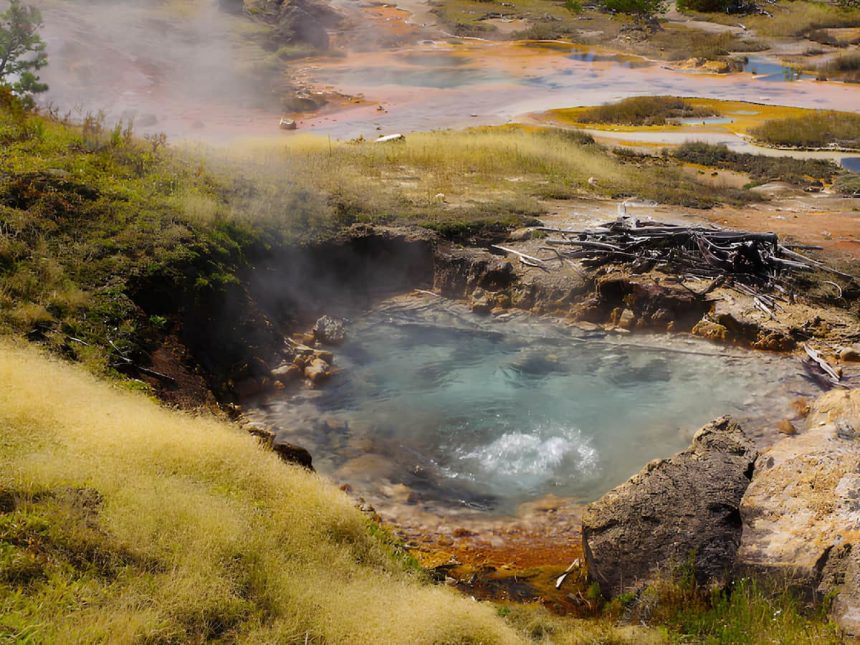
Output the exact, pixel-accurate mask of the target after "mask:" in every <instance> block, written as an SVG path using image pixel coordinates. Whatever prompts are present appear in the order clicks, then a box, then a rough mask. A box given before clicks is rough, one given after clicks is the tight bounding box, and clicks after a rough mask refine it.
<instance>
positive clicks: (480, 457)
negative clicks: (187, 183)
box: [252, 298, 809, 515]
mask: <svg viewBox="0 0 860 645" xmlns="http://www.w3.org/2000/svg"><path fill="white" fill-rule="evenodd" d="M349 334H350V336H349V340H348V342H347V343H346V344H345V345H343V346H342V347H340V348H338V349H337V351H336V353H335V360H336V366H337V367H338V368H339V369H340V372H339V373H338V374H337V375H335V376H334V377H333V379H332V380H331V381H330V382H329V383H327V384H326V385H325V386H323V388H321V389H319V390H310V389H305V388H304V387H297V389H296V390H287V391H283V392H279V393H274V394H271V395H269V396H268V398H267V399H265V400H263V401H260V402H259V404H258V405H257V406H256V410H255V412H253V413H252V414H253V415H254V416H257V417H258V418H262V419H263V420H265V421H266V422H268V423H271V424H272V425H274V426H276V427H277V428H279V429H280V432H279V436H280V438H282V439H283V440H286V441H291V442H294V443H298V444H300V445H303V446H305V447H307V448H308V449H309V450H310V451H311V453H312V454H313V456H314V464H315V466H316V467H317V470H318V471H320V472H322V473H324V474H326V475H329V476H330V477H332V478H333V479H334V480H335V481H336V482H338V483H341V484H342V483H346V484H349V485H350V486H352V488H353V490H354V491H355V492H356V493H357V494H359V495H362V496H364V497H365V498H367V499H368V500H371V501H372V502H373V503H374V504H376V505H377V506H379V505H384V504H385V503H386V502H387V501H392V499H394V498H396V500H398V501H400V502H404V501H406V500H408V503H409V504H411V505H417V506H420V507H422V508H423V509H425V510H429V511H432V512H435V513H440V512H441V513H444V512H445V511H446V510H456V509H459V510H462V509H464V508H465V509H472V510H476V511H484V512H488V513H493V514H498V515H504V514H511V513H514V512H515V510H516V508H517V506H518V505H519V504H521V503H523V502H527V501H531V500H534V499H537V498H540V497H543V496H545V495H547V494H554V495H557V496H560V497H565V498H574V499H576V500H578V501H583V502H585V501H590V500H593V499H595V498H597V497H599V496H600V495H602V494H603V493H605V492H606V491H608V490H609V489H610V488H612V487H613V486H615V485H617V484H619V483H621V482H623V481H624V480H626V479H627V478H628V477H629V476H631V475H632V474H634V473H635V472H637V471H638V470H639V469H640V468H641V467H642V466H643V465H644V464H645V463H647V462H648V461H649V460H651V459H654V458H658V457H668V456H670V455H671V454H673V453H674V452H676V451H678V450H681V449H683V448H685V447H687V446H688V445H689V442H690V439H691V437H692V434H693V433H694V432H695V430H696V429H697V428H699V427H700V426H701V425H703V424H704V423H706V422H707V421H709V420H711V419H713V418H715V417H717V416H720V415H723V414H732V415H736V416H737V417H738V418H739V419H741V420H746V421H747V422H748V423H749V425H750V428H752V427H754V426H755V425H756V423H758V424H761V422H762V419H764V418H770V419H779V418H782V417H784V416H786V415H787V414H788V406H789V403H790V401H791V399H792V398H794V397H795V396H797V393H800V392H804V391H808V390H809V386H808V385H807V384H806V383H805V381H803V379H802V378H801V375H800V371H799V369H798V364H797V363H796V361H794V360H792V359H787V358H784V357H780V356H776V355H773V354H767V353H762V352H737V351H733V350H727V349H725V348H722V347H719V346H716V345H713V344H710V343H707V342H705V341H700V340H696V339H692V338H688V337H684V336H666V335H660V336H652V335H642V336H640V335H627V336H621V335H610V334H606V333H604V332H584V331H581V330H577V329H574V328H569V327H565V326H561V325H557V324H554V323H553V322H552V321H549V320H542V319H535V318H533V317H529V316H527V315H525V314H522V315H515V316H513V317H512V318H511V319H510V320H507V321H501V320H499V319H494V318H489V317H479V316H477V315H475V314H472V313H471V312H469V311H468V309H466V308H465V307H463V306H461V305H456V304H451V303H448V302H446V301H443V300H441V299H435V298H434V299H429V300H416V299H415V298H409V299H398V300H395V301H392V302H391V303H389V304H388V305H387V306H385V307H383V308H380V309H378V310H376V311H373V312H370V313H367V314H366V315H363V316H361V317H359V318H357V319H356V320H354V321H353V323H352V325H351V326H350V328H349Z"/></svg>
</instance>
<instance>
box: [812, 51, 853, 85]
mask: <svg viewBox="0 0 860 645" xmlns="http://www.w3.org/2000/svg"><path fill="white" fill-rule="evenodd" d="M818 76H819V78H825V79H830V80H840V81H848V82H851V83H858V82H860V51H852V52H850V53H847V54H842V55H841V56H837V57H836V58H833V59H831V60H829V61H827V62H826V63H824V64H823V65H822V66H821V67H819V68H818Z"/></svg>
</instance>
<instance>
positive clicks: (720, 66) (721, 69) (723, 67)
mask: <svg viewBox="0 0 860 645" xmlns="http://www.w3.org/2000/svg"><path fill="white" fill-rule="evenodd" d="M702 69H704V70H707V71H709V72H713V73H715V74H726V73H728V72H730V71H731V69H732V68H731V65H729V64H728V63H727V62H726V61H724V60H709V61H707V62H706V63H705V64H703V65H702Z"/></svg>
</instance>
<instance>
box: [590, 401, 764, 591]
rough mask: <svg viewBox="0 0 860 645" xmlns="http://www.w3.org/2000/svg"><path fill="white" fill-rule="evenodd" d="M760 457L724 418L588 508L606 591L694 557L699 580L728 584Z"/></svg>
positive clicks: (597, 573) (594, 559) (593, 564)
mask: <svg viewBox="0 0 860 645" xmlns="http://www.w3.org/2000/svg"><path fill="white" fill-rule="evenodd" d="M756 457H757V452H756V449H755V447H754V445H753V443H752V442H751V441H750V440H749V439H748V438H747V437H746V435H745V434H744V432H743V430H742V429H741V427H740V426H739V425H737V424H736V423H734V422H733V421H732V420H731V419H730V418H729V417H722V418H720V419H717V420H716V421H713V422H711V423H709V424H708V425H706V426H704V427H703V428H701V429H700V430H699V431H698V432H697V433H696V435H695V437H694V438H693V443H692V445H691V446H690V447H689V448H688V449H687V450H685V451H683V452H680V453H678V454H676V455H675V456H673V457H672V458H670V459H661V460H655V461H652V462H651V463H649V464H648V465H647V466H645V468H643V469H642V470H641V471H640V472H639V473H638V474H636V475H634V476H633V477H631V478H630V479H629V480H628V481H627V482H626V483H624V484H622V485H621V486H618V487H617V488H615V489H613V490H612V491H610V492H609V493H607V494H606V495H604V496H603V497H602V498H600V499H599V500H597V501H596V502H594V503H592V504H589V505H588V507H586V509H585V513H584V514H583V518H582V541H583V550H584V552H585V558H586V562H587V563H588V571H589V575H590V576H591V577H592V578H593V579H594V580H595V581H596V582H597V583H598V584H599V585H600V589H601V591H602V592H603V594H604V595H605V596H607V597H612V596H615V595H617V594H619V593H622V592H624V591H629V590H637V589H640V588H642V587H643V586H645V585H647V584H648V583H649V582H651V581H653V579H654V577H655V576H656V575H657V574H658V573H659V572H661V571H668V570H671V569H672V568H673V567H676V566H678V565H681V564H684V563H686V562H688V561H689V559H690V558H691V557H692V558H694V559H695V572H696V576H697V578H698V580H699V582H700V583H703V584H704V583H706V582H708V581H721V580H724V579H725V578H726V577H727V574H728V573H729V572H730V571H731V569H732V567H733V565H734V561H735V554H736V552H737V548H738V545H739V544H740V541H741V517H740V512H739V507H740V502H741V498H742V496H743V494H744V491H746V489H747V486H748V485H749V482H750V477H751V476H752V470H753V465H754V464H755V460H756Z"/></svg>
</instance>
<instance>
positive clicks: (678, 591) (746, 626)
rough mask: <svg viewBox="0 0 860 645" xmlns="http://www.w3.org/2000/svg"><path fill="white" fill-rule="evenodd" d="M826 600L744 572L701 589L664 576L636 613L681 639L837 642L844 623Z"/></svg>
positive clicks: (728, 644) (726, 644) (724, 643)
mask: <svg viewBox="0 0 860 645" xmlns="http://www.w3.org/2000/svg"><path fill="white" fill-rule="evenodd" d="M825 610H826V605H822V606H819V607H809V606H807V605H806V604H804V603H803V602H802V601H801V600H800V599H799V597H798V596H797V594H795V593H793V592H792V591H790V590H789V589H788V588H787V587H779V586H778V585H775V584H774V583H769V584H761V583H758V582H756V581H755V580H752V579H749V578H742V579H739V580H737V581H736V582H735V583H733V584H731V585H729V587H727V588H726V589H725V590H711V591H708V590H703V589H697V588H696V587H695V585H694V584H693V585H691V584H690V582H688V581H684V580H678V579H675V580H671V581H668V582H667V581H660V582H658V583H656V584H655V585H653V586H652V587H650V588H649V589H647V590H646V591H645V592H644V593H643V594H642V596H641V597H640V598H638V599H637V601H636V603H635V605H630V606H628V607H627V608H626V611H627V613H628V614H629V615H630V617H631V618H634V617H637V616H638V617H642V616H643V615H645V616H648V617H649V620H651V621H654V622H660V623H663V624H665V625H667V626H668V627H669V629H670V633H672V634H682V635H683V636H682V637H681V638H679V639H678V641H679V642H695V643H703V644H707V645H711V644H713V645H717V644H719V645H746V644H747V643H786V644H788V643H791V644H792V645H800V644H808V645H837V644H838V643H842V642H844V641H843V638H842V634H841V633H840V630H839V628H838V627H837V626H836V625H835V624H834V623H832V622H830V621H828V619H827V618H826V616H825V615H824V614H825V613H826V612H825Z"/></svg>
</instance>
